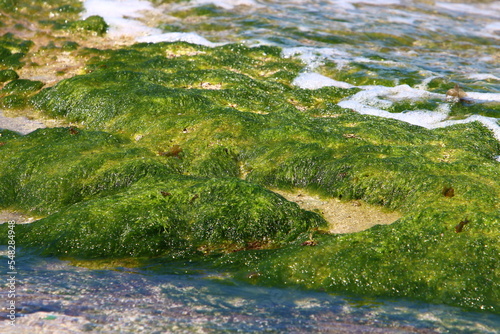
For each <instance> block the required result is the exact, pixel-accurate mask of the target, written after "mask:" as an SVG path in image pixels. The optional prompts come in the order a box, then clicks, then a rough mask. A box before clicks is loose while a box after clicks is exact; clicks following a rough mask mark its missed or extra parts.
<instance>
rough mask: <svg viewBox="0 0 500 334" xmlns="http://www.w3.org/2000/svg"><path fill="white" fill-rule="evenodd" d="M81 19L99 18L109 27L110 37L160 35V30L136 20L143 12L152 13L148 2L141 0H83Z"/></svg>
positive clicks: (152, 9) (151, 7)
mask: <svg viewBox="0 0 500 334" xmlns="http://www.w3.org/2000/svg"><path fill="white" fill-rule="evenodd" d="M84 7H85V12H84V14H83V18H87V17H89V16H92V15H99V16H101V17H102V18H103V19H104V20H105V21H106V22H107V23H108V24H109V25H110V28H109V31H108V33H109V34H110V35H111V36H112V37H121V36H132V37H135V36H143V35H153V34H160V33H161V30H160V29H155V28H151V27H148V26H146V25H145V24H143V23H141V22H140V21H138V20H137V19H138V18H140V17H142V13H144V12H145V11H154V8H153V6H152V5H151V3H150V2H149V1H143V0H85V2H84Z"/></svg>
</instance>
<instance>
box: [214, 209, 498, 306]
mask: <svg viewBox="0 0 500 334" xmlns="http://www.w3.org/2000/svg"><path fill="white" fill-rule="evenodd" d="M450 218H454V219H456V218H457V217H449V216H448V214H447V213H445V212H436V211H433V210H424V211H422V212H421V213H419V214H418V215H416V216H409V217H407V218H405V219H403V220H401V221H399V222H398V223H395V224H393V225H390V226H376V227H374V228H372V229H370V230H368V231H365V232H361V233H357V234H351V235H339V236H328V235H315V236H314V238H315V240H316V241H317V242H318V245H317V246H315V247H304V246H301V245H300V242H301V240H298V241H297V245H295V246H292V247H288V248H286V249H282V250H277V251H273V253H272V254H266V255H265V256H261V257H259V258H258V260H257V261H255V260H253V261H252V260H250V261H249V258H250V256H249V254H236V255H233V256H227V257H226V258H225V259H221V264H222V263H224V261H228V262H233V263H234V262H237V263H241V261H246V263H247V264H249V265H248V267H246V268H245V270H242V271H240V275H241V277H242V278H244V279H245V277H246V276H247V275H248V273H249V272H254V273H257V274H254V275H252V279H251V280H252V281H253V282H254V283H255V282H258V283H260V284H272V285H284V284H286V285H287V286H298V287H302V288H313V289H324V290H326V291H348V292H352V293H356V294H362V295H371V296H398V297H401V296H405V297H412V298H415V296H418V298H420V299H422V300H426V301H428V302H432V303H448V304H454V305H458V306H462V307H466V308H473V309H482V310H488V311H492V312H498V311H499V310H498V305H499V304H498V301H499V298H500V296H499V295H498V291H496V290H497V289H496V287H495V277H496V275H498V270H499V268H498V263H497V262H498V261H497V260H496V258H497V257H498V252H499V250H500V249H499V246H498V243H496V242H493V240H496V238H497V236H498V234H497V232H495V230H496V231H498V228H499V224H500V216H499V215H498V214H490V215H484V214H481V213H476V214H473V215H471V216H469V220H470V222H469V223H468V225H466V226H467V227H466V229H464V231H462V232H460V233H455V229H454V225H455V224H454V223H453V224H450V223H447V221H448V220H449V219H450ZM462 219H463V217H462ZM459 221H460V220H458V221H456V220H455V222H456V223H457V224H458V222H459ZM492 242H493V243H492ZM395 254H398V260H397V261H394V256H395ZM257 256H258V255H257ZM443 259H446V260H445V261H443Z"/></svg>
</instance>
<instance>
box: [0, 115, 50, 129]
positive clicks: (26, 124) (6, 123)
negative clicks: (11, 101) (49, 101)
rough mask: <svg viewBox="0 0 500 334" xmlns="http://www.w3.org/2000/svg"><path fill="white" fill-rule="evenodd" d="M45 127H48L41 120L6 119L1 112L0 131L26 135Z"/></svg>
mask: <svg viewBox="0 0 500 334" xmlns="http://www.w3.org/2000/svg"><path fill="white" fill-rule="evenodd" d="M45 127H46V125H45V124H44V123H42V122H41V121H39V120H31V119H28V118H27V117H24V116H18V117H6V116H5V115H4V113H3V111H2V110H0V129H7V130H12V131H16V132H19V133H21V134H23V135H25V134H28V133H30V132H33V131H35V130H36V129H40V128H45Z"/></svg>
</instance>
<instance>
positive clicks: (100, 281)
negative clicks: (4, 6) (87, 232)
mask: <svg viewBox="0 0 500 334" xmlns="http://www.w3.org/2000/svg"><path fill="white" fill-rule="evenodd" d="M3 249H5V247H4V248H3ZM2 254H3V256H2V258H1V259H0V261H1V262H2V263H7V257H6V256H5V254H6V251H5V250H4V251H3V252H2ZM17 264H18V273H19V274H18V278H17V296H16V303H17V306H18V316H20V317H18V319H17V326H16V327H15V331H11V332H12V333H14V332H15V333H32V332H37V331H38V332H44V331H43V330H45V332H47V333H48V332H50V331H54V330H56V331H58V333H61V332H64V330H72V331H76V332H79V331H96V332H106V333H140V332H145V331H146V332H148V333H155V332H156V333H193V332H199V333H226V332H237V331H238V332H248V333H252V332H253V333H262V332H267V333H305V332H316V333H318V332H321V333H497V332H496V330H495V328H500V316H497V315H491V314H487V313H484V314H482V313H473V312H466V311H463V310H460V309H458V308H452V307H447V306H439V305H430V304H424V303H419V302H410V301H401V300H398V301H389V300H385V301H383V300H366V299H359V298H354V297H346V296H335V295H330V294H326V293H321V292H307V291H297V290H291V289H278V288H267V287H257V286H252V285H247V284H241V283H236V282H234V281H232V280H229V279H227V278H226V277H225V276H224V274H222V273H216V272H213V271H210V270H203V269H201V268H198V267H197V266H196V265H194V264H183V265H181V264H175V265H173V264H162V265H161V266H154V267H155V269H154V270H152V269H127V268H123V267H118V268H117V269H115V270H96V269H86V268H82V267H75V266H71V265H70V264H69V263H68V262H64V261H61V260H57V259H50V258H49V259H47V258H40V257H37V256H34V255H29V254H23V253H21V254H19V253H18V255H17ZM158 268H161V271H158ZM2 290H3V291H2V300H3V302H6V295H5V290H4V289H2ZM4 310H5V309H3V310H2V317H3V318H5V316H6V314H5V311H4ZM0 326H1V327H0V328H1V330H2V332H3V333H5V332H6V330H7V331H8V330H9V328H8V327H6V324H5V322H3V323H2V324H1V325H0Z"/></svg>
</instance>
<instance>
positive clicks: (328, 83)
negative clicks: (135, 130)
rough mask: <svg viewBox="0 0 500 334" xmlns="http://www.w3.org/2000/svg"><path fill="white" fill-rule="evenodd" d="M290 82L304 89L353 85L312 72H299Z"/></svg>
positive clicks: (348, 86) (349, 86)
mask: <svg viewBox="0 0 500 334" xmlns="http://www.w3.org/2000/svg"><path fill="white" fill-rule="evenodd" d="M292 84H293V85H295V86H298V87H301V88H304V89H318V88H322V87H340V88H352V87H354V86H353V85H351V84H349V83H347V82H343V81H337V80H333V79H331V78H328V77H325V76H324V75H321V74H318V73H313V72H304V73H301V74H299V76H298V77H296V78H295V80H293V82H292Z"/></svg>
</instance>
